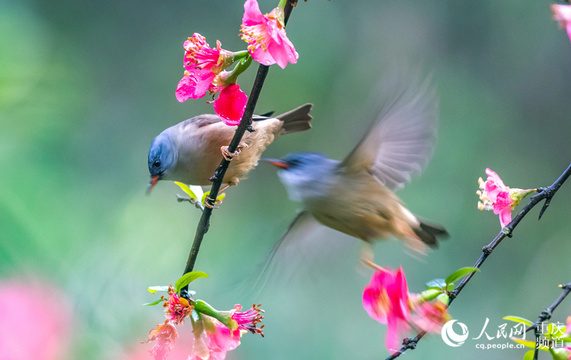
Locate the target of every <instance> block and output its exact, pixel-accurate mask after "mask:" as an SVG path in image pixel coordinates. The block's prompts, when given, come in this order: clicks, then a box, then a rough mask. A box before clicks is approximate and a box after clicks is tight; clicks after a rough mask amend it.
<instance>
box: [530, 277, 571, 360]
mask: <svg viewBox="0 0 571 360" xmlns="http://www.w3.org/2000/svg"><path fill="white" fill-rule="evenodd" d="M559 287H560V288H562V289H563V291H562V292H561V294H559V297H557V299H555V301H554V302H553V304H551V305H549V307H548V308H547V309H545V310H543V311H542V312H541V314H539V316H538V317H537V320H536V321H535V322H534V323H533V324H532V325H531V326H530V327H528V328H527V329H526V330H525V332H528V331H531V330H532V329H533V330H534V333H535V344H536V346H535V351H534V353H533V359H534V360H537V358H538V357H539V336H540V335H541V334H540V332H539V329H538V328H537V327H538V326H539V324H541V323H542V322H544V321H547V320H549V319H551V315H552V314H553V311H554V310H555V309H556V308H557V307H558V306H559V304H561V302H562V301H563V300H565V298H566V297H567V295H569V293H570V292H571V282H570V283H567V284H565V285H559Z"/></svg>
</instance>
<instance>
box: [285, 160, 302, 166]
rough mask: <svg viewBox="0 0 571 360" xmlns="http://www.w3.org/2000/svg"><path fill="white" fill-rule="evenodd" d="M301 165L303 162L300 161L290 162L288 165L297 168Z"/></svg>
mask: <svg viewBox="0 0 571 360" xmlns="http://www.w3.org/2000/svg"><path fill="white" fill-rule="evenodd" d="M299 164H301V161H299V160H298V159H294V160H290V161H288V165H289V166H290V167H296V166H299Z"/></svg>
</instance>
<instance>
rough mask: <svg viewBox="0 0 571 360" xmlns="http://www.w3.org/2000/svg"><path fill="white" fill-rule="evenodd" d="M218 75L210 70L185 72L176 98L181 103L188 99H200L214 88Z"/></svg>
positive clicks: (177, 89) (178, 86) (177, 88)
mask: <svg viewBox="0 0 571 360" xmlns="http://www.w3.org/2000/svg"><path fill="white" fill-rule="evenodd" d="M215 77H216V74H214V73H213V72H211V71H209V70H199V69H194V70H192V71H188V70H185V72H184V76H183V77H182V79H180V81H179V82H178V85H177V86H176V91H175V96H176V99H177V100H178V101H179V102H185V101H186V100H188V99H200V98H201V97H203V96H204V95H206V92H207V91H208V90H209V89H210V87H211V86H212V81H213V80H214V78H215Z"/></svg>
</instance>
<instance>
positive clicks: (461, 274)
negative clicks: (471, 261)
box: [444, 267, 480, 284]
mask: <svg viewBox="0 0 571 360" xmlns="http://www.w3.org/2000/svg"><path fill="white" fill-rule="evenodd" d="M475 271H480V269H477V268H475V267H463V268H460V269H458V270H456V271H454V272H453V273H452V274H450V275H448V277H447V278H446V280H444V282H445V283H446V284H451V283H453V282H454V281H456V280H458V279H460V278H463V277H464V276H466V275H468V274H471V273H473V272H475Z"/></svg>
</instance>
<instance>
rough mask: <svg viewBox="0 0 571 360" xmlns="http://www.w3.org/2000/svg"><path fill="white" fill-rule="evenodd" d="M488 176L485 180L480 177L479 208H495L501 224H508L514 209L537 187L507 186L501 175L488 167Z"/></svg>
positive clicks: (477, 192)
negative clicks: (520, 187) (519, 187)
mask: <svg viewBox="0 0 571 360" xmlns="http://www.w3.org/2000/svg"><path fill="white" fill-rule="evenodd" d="M486 175H488V178H487V179H486V181H484V180H483V179H482V178H479V179H478V184H479V186H480V189H479V190H478V191H476V194H478V196H480V201H478V210H493V211H494V214H496V215H499V216H500V225H501V226H502V227H504V226H506V225H508V224H509V223H510V222H511V221H512V210H513V209H514V208H515V207H516V206H517V205H518V204H519V202H520V201H521V200H522V199H523V198H525V197H526V196H527V195H528V194H530V193H532V192H535V191H537V189H518V188H513V189H512V188H510V187H509V186H506V185H505V184H504V182H503V181H502V179H501V178H500V176H499V175H498V174H496V173H495V172H494V171H492V170H490V169H486Z"/></svg>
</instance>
